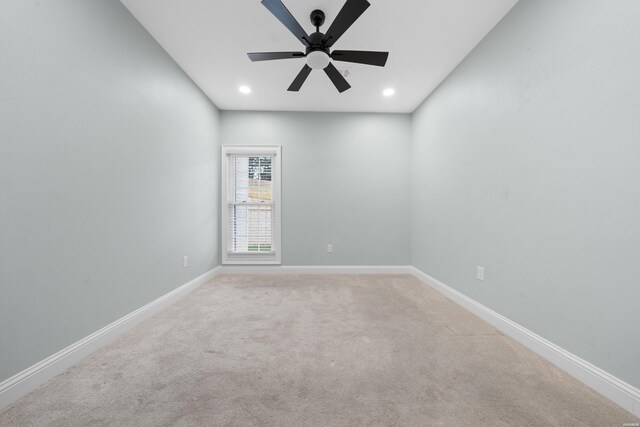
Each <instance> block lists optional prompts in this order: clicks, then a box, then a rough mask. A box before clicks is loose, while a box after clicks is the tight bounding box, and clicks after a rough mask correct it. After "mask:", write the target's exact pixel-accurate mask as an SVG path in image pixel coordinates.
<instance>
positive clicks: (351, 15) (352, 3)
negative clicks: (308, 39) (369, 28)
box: [322, 0, 371, 47]
mask: <svg viewBox="0 0 640 427" xmlns="http://www.w3.org/2000/svg"><path fill="white" fill-rule="evenodd" d="M369 6H371V3H369V2H368V1H367V0H347V2H346V3H345V4H344V6H342V9H340V12H338V16H336V19H334V20H333V22H332V23H331V26H330V27H329V29H328V30H327V33H326V34H325V35H324V38H323V39H322V43H323V44H324V46H325V47H331V46H333V44H334V43H335V42H337V41H338V39H339V38H340V37H341V36H342V35H343V34H344V33H345V31H347V30H348V29H349V27H350V26H351V25H352V24H353V23H354V22H355V21H356V19H358V18H359V17H360V15H362V14H363V13H364V11H365V10H367V8H368V7H369Z"/></svg>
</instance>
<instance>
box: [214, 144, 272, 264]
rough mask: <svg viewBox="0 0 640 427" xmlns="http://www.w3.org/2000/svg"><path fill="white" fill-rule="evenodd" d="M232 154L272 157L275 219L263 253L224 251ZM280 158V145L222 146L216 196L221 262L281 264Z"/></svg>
mask: <svg viewBox="0 0 640 427" xmlns="http://www.w3.org/2000/svg"><path fill="white" fill-rule="evenodd" d="M233 154H244V155H252V154H255V155H257V156H264V155H270V156H273V161H272V164H271V170H272V174H273V175H272V181H271V186H272V194H271V197H272V200H273V204H274V206H275V218H274V224H273V241H272V251H271V252H267V253H255V254H254V253H251V254H247V253H233V252H229V251H228V250H227V247H228V246H227V243H228V235H229V234H228V232H227V227H228V226H229V209H228V205H229V199H228V197H229V194H230V191H231V188H229V186H230V185H231V183H230V182H229V181H230V180H229V160H230V159H231V155H233ZM281 159H282V148H281V146H280V145H253V146H248V145H223V146H222V156H221V157H220V163H221V167H220V171H221V175H222V179H221V183H222V185H221V195H220V210H221V219H222V221H221V224H222V230H221V234H222V246H221V252H222V264H281V259H282V247H281V212H282V203H281V181H282V180H281Z"/></svg>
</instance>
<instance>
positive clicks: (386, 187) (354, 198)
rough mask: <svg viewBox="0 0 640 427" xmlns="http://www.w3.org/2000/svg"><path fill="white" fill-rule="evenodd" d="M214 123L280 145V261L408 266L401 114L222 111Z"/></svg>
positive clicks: (229, 136)
mask: <svg viewBox="0 0 640 427" xmlns="http://www.w3.org/2000/svg"><path fill="white" fill-rule="evenodd" d="M220 129H221V136H220V142H221V143H222V144H248V145H251V144H267V145H282V205H283V207H282V212H283V214H282V248H283V249H282V264H283V265H408V264H409V261H410V251H409V242H410V238H409V233H410V203H409V179H410V171H409V168H408V165H409V161H410V160H409V159H410V155H409V149H410V141H411V138H410V131H411V126H410V116H409V115H407V114H397V115H390V114H339V113H281V112H278V113H270V112H233V111H223V112H222V113H221V128H220ZM327 243H333V245H334V247H333V250H334V252H333V253H331V254H329V253H327V251H326V245H327Z"/></svg>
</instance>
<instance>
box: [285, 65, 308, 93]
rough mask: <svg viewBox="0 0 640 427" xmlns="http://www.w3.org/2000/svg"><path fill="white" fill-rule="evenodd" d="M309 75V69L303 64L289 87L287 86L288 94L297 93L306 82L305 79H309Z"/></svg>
mask: <svg viewBox="0 0 640 427" xmlns="http://www.w3.org/2000/svg"><path fill="white" fill-rule="evenodd" d="M309 73H311V67H309V66H308V65H307V64H304V67H302V70H300V72H299V73H298V75H297V76H296V78H295V79H293V83H291V86H289V89H287V90H288V91H290V92H297V91H299V90H300V88H301V87H302V84H303V83H304V81H305V80H307V77H309Z"/></svg>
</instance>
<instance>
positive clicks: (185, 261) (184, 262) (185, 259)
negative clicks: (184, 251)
mask: <svg viewBox="0 0 640 427" xmlns="http://www.w3.org/2000/svg"><path fill="white" fill-rule="evenodd" d="M188 265H189V257H188V256H186V255H185V256H183V257H182V268H187V266H188Z"/></svg>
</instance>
